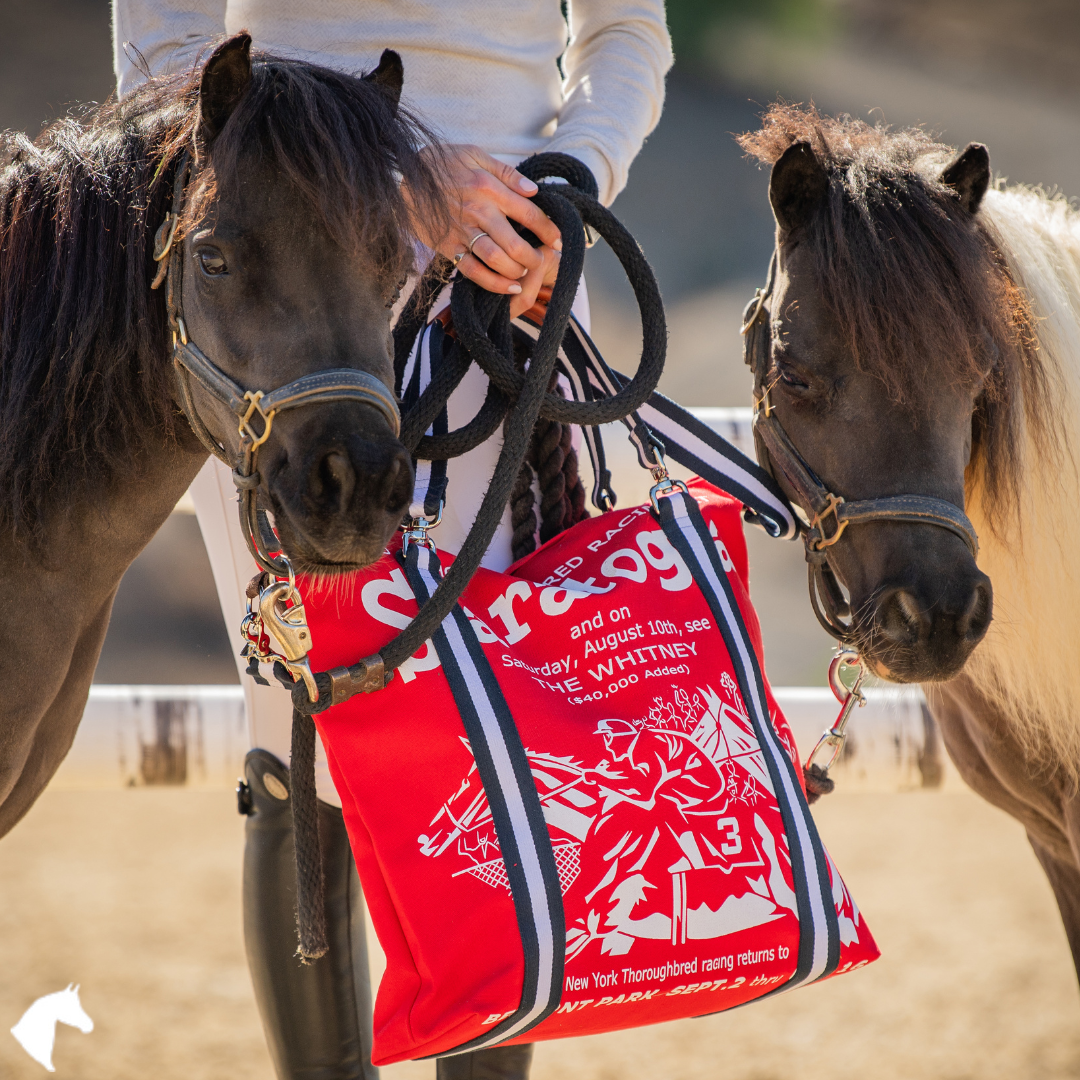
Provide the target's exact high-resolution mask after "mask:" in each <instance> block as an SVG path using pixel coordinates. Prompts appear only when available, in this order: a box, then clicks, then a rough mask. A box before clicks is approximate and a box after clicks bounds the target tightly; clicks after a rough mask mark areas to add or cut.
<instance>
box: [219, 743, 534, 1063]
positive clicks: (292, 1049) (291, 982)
mask: <svg viewBox="0 0 1080 1080" xmlns="http://www.w3.org/2000/svg"><path fill="white" fill-rule="evenodd" d="M244 774H245V777H246V780H247V786H248V789H249V793H246V792H244V791H243V789H242V790H241V793H240V794H241V804H242V805H241V809H242V810H243V809H244V806H243V804H244V802H245V801H246V802H247V804H248V809H247V812H248V814H249V816H248V819H247V829H246V837H245V844H244V942H245V944H246V946H247V957H248V968H249V969H250V971H251V981H252V983H253V984H254V987H255V1000H256V1001H257V1002H258V1006H259V1014H260V1016H261V1017H262V1024H263V1031H264V1032H265V1033H266V1042H267V1045H268V1047H269V1049H270V1057H271V1058H272V1059H273V1063H274V1069H275V1070H276V1072H277V1075H278V1078H279V1080H377V1077H378V1075H379V1073H378V1070H377V1069H375V1068H374V1067H373V1066H372V1064H371V989H370V983H369V981H368V957H367V939H366V937H365V931H364V900H363V895H362V894H361V892H360V880H359V878H358V877H357V875H356V865H355V863H354V862H353V858H352V851H351V850H350V848H349V839H348V836H347V835H346V833H345V824H344V821H343V819H342V816H341V811H340V810H339V809H337V808H336V807H333V806H329V805H327V804H326V803H323V802H320V803H319V839H320V841H321V843H322V855H323V872H324V874H325V876H326V932H327V937H328V939H329V943H330V951H329V952H328V953H327V954H326V955H325V956H323V957H322V958H321V959H319V960H316V961H314V962H313V963H311V964H307V965H304V964H301V963H300V961H299V960H298V959H297V958H296V944H297V940H296V864H295V861H294V855H293V834H292V805H291V801H290V799H289V770H288V769H287V768H286V767H285V766H284V765H282V763H281V762H280V761H278V759H277V758H276V757H274V756H273V754H270V753H267V751H265V750H252V751H251V752H250V753H249V754H248V756H247V758H246V759H245V761H244ZM440 1075H441V1074H440ZM455 1075H456V1074H455ZM477 1075H480V1074H477ZM484 1075H487V1074H484ZM499 1075H502V1074H499ZM514 1075H517V1074H514Z"/></svg>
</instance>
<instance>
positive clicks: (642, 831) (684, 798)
mask: <svg viewBox="0 0 1080 1080" xmlns="http://www.w3.org/2000/svg"><path fill="white" fill-rule="evenodd" d="M720 683H721V689H722V695H723V696H721V695H718V694H717V693H716V692H715V691H714V690H713V689H712V687H711V686H707V687H705V688H703V689H699V690H698V692H697V693H695V694H694V696H693V698H692V699H691V698H690V696H689V694H688V693H687V691H685V690H684V689H682V688H681V687H679V686H677V685H673V686H672V691H673V693H672V694H671V695H670V698H669V699H668V700H665V699H664V697H663V696H657V697H655V698H654V699H653V703H652V706H651V707H650V709H649V711H648V714H647V715H646V716H644V717H641V718H639V719H635V720H623V719H618V718H611V719H605V720H601V721H600V722H599V724H598V725H597V728H596V731H595V732H594V734H595V735H596V736H597V742H598V743H600V744H601V746H602V748H603V750H604V751H606V756H605V757H604V758H603V759H602V760H600V761H599V762H598V763H597V764H596V765H594V766H591V767H590V766H586V765H584V764H583V763H582V762H580V761H577V760H575V759H573V758H572V757H559V756H557V755H554V754H549V753H538V752H535V751H532V750H528V749H527V750H526V753H527V754H528V757H529V762H530V765H531V767H532V774H533V777H534V779H535V780H536V784H537V789H538V792H539V793H540V803H541V806H542V807H543V811H544V818H545V820H546V821H547V823H548V828H549V831H550V832H551V842H552V849H553V851H554V853H555V861H556V864H557V865H558V868H559V881H560V885H561V887H562V892H563V895H564V897H566V895H567V893H568V892H569V891H570V890H571V889H572V888H574V887H575V886H577V892H578V893H582V892H583V893H584V903H585V905H586V906H587V909H588V910H587V914H585V915H583V916H581V917H579V918H578V919H577V920H576V922H575V923H574V925H572V926H568V928H567V941H566V957H567V960H572V959H573V958H574V957H576V956H578V955H579V954H581V953H582V952H583V951H584V950H585V949H586V948H587V947H588V946H589V945H590V943H591V942H593V941H599V942H600V949H601V952H602V953H604V954H609V955H613V956H622V955H625V954H627V953H629V952H630V950H631V949H632V947H633V945H634V942H635V940H636V939H638V938H652V939H660V940H665V939H666V940H670V941H671V942H672V943H673V944H685V942H686V941H687V940H688V939H691V940H693V939H697V940H705V939H710V938H719V937H723V936H725V935H728V934H732V933H735V932H737V931H739V930H745V929H749V928H750V927H753V926H760V925H762V924H764V923H767V922H770V921H772V920H773V919H775V918H778V917H779V912H780V909H784V910H787V911H790V912H794V911H795V895H794V893H793V892H792V890H791V888H790V887H789V886H788V884H787V882H786V881H785V880H784V876H783V873H782V871H781V867H780V859H781V855H780V854H779V853H778V848H779V850H780V851H782V852H783V853H784V855H783V857H784V858H785V859H786V860H787V862H788V863H790V856H789V855H788V854H787V852H786V838H785V837H784V834H783V828H782V823H781V822H780V820H779V815H778V814H775V813H774V814H772V815H768V814H767V815H766V816H769V817H771V818H774V819H775V820H772V821H771V826H772V827H770V825H769V824H766V821H765V819H764V818H763V817H762V814H761V813H759V812H758V811H757V807H758V804H759V803H763V802H764V801H765V796H766V794H768V795H771V794H772V785H771V782H770V780H769V775H768V771H767V769H766V767H765V760H764V756H763V754H762V751H761V748H760V746H759V745H758V743H757V740H756V739H755V737H754V733H753V728H752V726H751V723H750V719H749V717H748V715H747V713H746V710H745V706H744V705H743V703H742V699H741V697H740V695H739V691H738V687H737V686H736V685H735V682H734V680H733V679H732V678H731V677H730V675H728V674H727V673H726V672H724V673H723V674H722V675H721V679H720ZM462 741H463V742H466V740H464V739H463V740H462ZM466 745H467V742H466ZM658 808H659V809H660V810H661V811H662V819H661V820H658V819H657V810H658ZM418 842H419V843H420V849H421V851H422V852H423V853H424V854H427V855H431V856H433V857H435V856H441V855H444V854H447V853H450V854H456V855H457V856H458V858H459V859H460V860H462V861H463V862H465V863H466V865H465V866H463V868H462V869H460V870H458V871H456V872H455V875H454V876H457V875H459V874H466V873H467V874H472V875H473V876H475V877H477V878H479V879H480V880H481V881H484V882H486V883H487V884H489V885H491V886H493V887H496V888H503V889H507V890H509V881H508V879H507V876H506V871H505V869H504V866H503V859H502V854H501V852H500V850H499V844H498V840H497V838H496V836H495V831H494V827H493V824H492V820H491V812H490V809H489V807H488V805H487V799H486V797H485V795H484V792H483V788H482V786H481V784H480V782H479V775H478V773H477V770H476V767H475V764H474V765H473V767H472V768H471V769H470V770H469V774H468V776H467V777H466V778H465V779H464V780H463V781H462V783H461V785H460V787H459V788H458V790H457V791H456V792H455V793H454V794H453V795H452V796H451V797H450V798H449V799H447V800H446V802H444V803H443V805H442V807H441V808H440V809H439V811H438V813H437V814H436V815H435V817H434V818H433V819H432V822H431V826H430V832H429V833H425V834H421V836H420V837H419V838H418ZM583 867H584V870H585V875H584V877H582V870H583ZM590 871H592V876H591V877H590V876H589V875H590ZM567 902H569V901H567ZM857 917H858V916H857V914H856V918H857Z"/></svg>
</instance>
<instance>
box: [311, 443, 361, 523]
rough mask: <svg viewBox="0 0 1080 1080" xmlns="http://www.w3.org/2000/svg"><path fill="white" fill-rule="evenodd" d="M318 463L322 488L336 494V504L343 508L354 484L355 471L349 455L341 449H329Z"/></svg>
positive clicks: (347, 501)
mask: <svg viewBox="0 0 1080 1080" xmlns="http://www.w3.org/2000/svg"><path fill="white" fill-rule="evenodd" d="M320 464H321V468H320V469H319V472H320V474H321V476H320V479H321V480H322V482H323V489H324V490H325V491H327V492H328V493H332V494H334V495H336V497H337V503H338V506H339V507H340V508H341V509H342V510H344V509H345V508H346V507H347V506H348V505H349V500H350V499H351V498H352V493H353V488H354V487H355V486H356V472H355V471H354V470H353V466H352V462H351V461H350V460H349V455H348V454H346V453H344V452H343V451H341V450H331V451H330V453H329V454H327V455H326V457H324V458H323V459H322V462H321V463H320Z"/></svg>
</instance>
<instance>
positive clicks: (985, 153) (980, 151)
mask: <svg viewBox="0 0 1080 1080" xmlns="http://www.w3.org/2000/svg"><path fill="white" fill-rule="evenodd" d="M941 182H942V183H943V184H945V185H946V187H951V188H952V189H953V191H955V192H956V195H957V197H958V198H959V199H960V205H961V206H962V207H963V208H964V209H965V210H966V211H967V212H968V213H969V214H974V213H975V212H976V211H977V210H978V209H979V205H980V204H981V203H982V200H983V196H984V195H985V194H986V189H987V188H988V187H989V186H990V151H989V150H987V149H986V147H985V146H983V144H982V143H977V142H973V143H968V145H967V147H966V148H965V149H964V150H963V151H961V153H960V155H959V157H957V159H956V160H955V161H954V162H953V163H952V164H951V165H949V166H947V167H946V169H945V171H944V172H943V173H942V174H941Z"/></svg>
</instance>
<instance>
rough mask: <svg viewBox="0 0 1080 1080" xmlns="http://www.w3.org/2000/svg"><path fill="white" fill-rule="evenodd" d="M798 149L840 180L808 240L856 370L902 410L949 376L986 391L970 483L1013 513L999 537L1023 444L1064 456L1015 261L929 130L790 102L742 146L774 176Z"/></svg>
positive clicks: (1012, 500)
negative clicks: (965, 193) (800, 145)
mask: <svg viewBox="0 0 1080 1080" xmlns="http://www.w3.org/2000/svg"><path fill="white" fill-rule="evenodd" d="M800 141H805V142H809V143H810V144H811V146H812V147H813V149H814V152H815V154H816V155H817V157H818V160H819V161H820V162H821V163H822V165H823V166H824V167H825V169H826V170H827V172H828V175H829V179H830V183H829V193H828V198H827V200H826V202H825V204H824V205H823V207H822V209H821V210H820V211H819V212H818V213H817V215H816V216H815V218H814V219H813V220H812V221H811V223H810V225H809V228H808V230H807V232H808V234H809V235H808V242H809V245H810V247H811V249H812V250H813V252H814V256H815V273H816V277H817V280H818V281H819V283H820V286H821V289H822V293H823V296H824V299H825V301H826V303H827V305H828V307H829V309H830V311H831V312H832V314H833V315H834V317H835V319H836V320H837V323H838V325H839V328H840V332H841V334H842V335H843V337H844V339H845V340H846V342H847V343H848V347H849V348H850V349H851V351H852V354H853V355H854V358H855V362H856V364H857V365H858V366H859V368H860V369H861V370H863V371H866V372H868V373H870V374H872V375H874V376H876V377H877V378H879V379H880V380H881V381H882V382H883V383H884V384H885V385H886V386H887V387H888V389H889V391H890V393H891V395H892V397H893V399H894V400H895V401H896V402H897V404H898V405H900V406H906V405H915V404H916V403H917V402H919V401H920V400H922V399H923V398H924V396H925V392H926V389H927V387H928V385H929V384H930V379H929V377H928V376H929V374H930V372H931V371H932V370H934V368H935V367H937V368H938V370H940V365H949V367H950V368H951V371H952V377H953V381H954V383H955V385H957V387H958V388H959V387H961V386H972V385H978V384H979V383H980V382H981V383H982V392H981V394H980V395H979V400H978V405H977V409H976V413H975V417H974V448H973V458H972V460H973V463H974V468H973V470H972V476H973V475H974V473H975V472H978V474H979V479H980V482H981V483H982V485H983V488H984V492H985V495H986V497H987V499H988V500H990V501H991V502H992V503H993V504H995V505H996V506H998V507H1000V508H1001V510H1002V515H1001V516H1000V517H992V519H991V520H992V522H993V523H994V527H995V528H997V525H998V523H999V522H1002V521H1008V520H1013V519H1014V518H1015V510H1014V508H1015V506H1016V504H1017V494H1018V492H1019V491H1020V489H1021V487H1022V469H1023V458H1024V453H1023V448H1024V442H1025V439H1029V438H1033V439H1034V440H1035V442H1036V443H1037V444H1038V446H1039V448H1040V449H1041V450H1042V451H1043V452H1044V453H1047V454H1053V453H1054V450H1055V446H1056V441H1057V436H1058V435H1059V433H1060V432H1059V422H1058V419H1057V418H1058V415H1059V414H1058V410H1057V409H1056V408H1055V406H1054V401H1053V394H1052V386H1053V383H1054V372H1053V370H1052V369H1051V368H1050V367H1049V366H1048V364H1047V363H1044V362H1043V360H1044V358H1043V357H1042V356H1041V355H1040V353H1039V350H1038V343H1037V335H1036V332H1035V320H1034V317H1033V315H1032V311H1031V307H1030V304H1029V303H1028V298H1027V296H1026V295H1025V293H1024V292H1023V291H1022V290H1021V289H1020V288H1018V287H1017V285H1016V283H1015V281H1014V279H1013V277H1012V274H1011V273H1010V269H1009V265H1008V261H1007V257H1006V255H1005V253H1003V252H1002V251H1001V250H1000V248H999V247H998V246H997V244H995V242H994V239H993V237H992V236H991V233H990V231H989V230H988V229H987V228H986V227H985V225H984V223H983V222H982V221H981V220H980V216H979V215H978V214H975V215H971V214H969V213H968V212H967V211H966V210H965V209H964V208H963V207H962V206H961V204H960V200H959V199H958V198H957V195H956V192H955V191H954V190H953V189H952V188H950V187H948V186H946V185H945V184H943V183H942V182H941V180H940V174H941V171H942V169H943V168H944V167H945V165H947V164H948V163H949V161H950V160H951V159H952V158H953V157H954V156H955V150H953V149H952V148H951V147H949V146H946V145H944V144H942V143H938V142H936V141H935V140H934V139H933V138H932V137H931V136H930V135H929V134H927V132H925V131H923V130H922V129H920V128H906V129H902V130H897V131H893V130H891V129H889V128H888V127H886V126H884V125H882V124H878V125H874V126H871V125H870V124H867V123H865V122H863V121H861V120H857V119H854V118H852V117H850V116H838V117H829V116H822V115H821V114H820V113H819V112H818V111H817V110H816V109H815V108H814V107H813V106H810V107H809V108H805V107H802V106H798V105H790V104H786V103H780V104H777V105H774V106H772V107H771V108H770V109H769V111H768V112H767V113H766V114H765V117H764V122H763V125H762V128H761V129H760V130H759V131H754V132H748V133H746V134H744V135H741V136H740V137H739V144H740V145H741V146H742V147H743V149H745V150H746V151H747V152H748V153H749V154H751V155H753V156H754V157H756V158H757V159H758V160H759V161H762V162H765V163H766V164H770V165H771V164H773V163H774V162H775V161H776V160H777V159H778V158H779V157H780V155H781V154H782V153H783V152H784V151H785V150H786V149H787V148H788V147H789V146H790V145H791V144H792V143H794V142H800ZM973 331H974V332H973Z"/></svg>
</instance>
